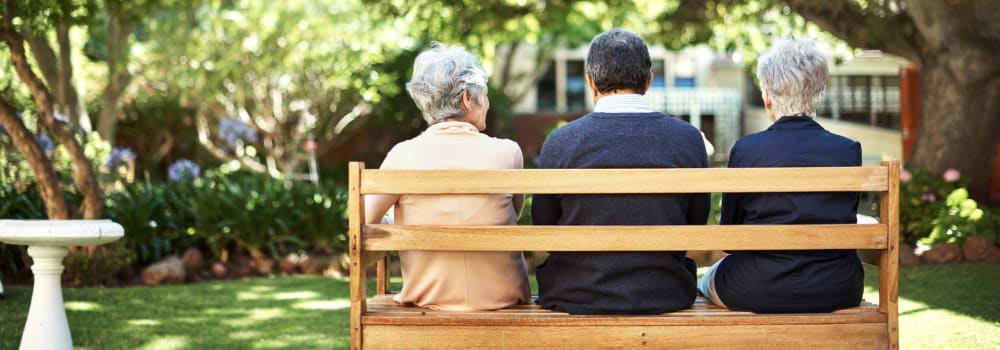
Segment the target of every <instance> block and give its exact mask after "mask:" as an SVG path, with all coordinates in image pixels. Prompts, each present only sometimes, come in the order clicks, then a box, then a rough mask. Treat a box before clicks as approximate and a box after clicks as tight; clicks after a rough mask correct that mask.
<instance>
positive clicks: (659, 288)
mask: <svg viewBox="0 0 1000 350" xmlns="http://www.w3.org/2000/svg"><path fill="white" fill-rule="evenodd" d="M537 165H538V167H539V168H553V169H583V168H704V167H707V166H708V158H707V157H706V155H705V146H704V142H703V140H702V136H701V133H699V132H698V130H697V129H695V128H694V127H692V126H691V125H690V124H687V123H685V122H683V121H680V120H677V119H674V118H672V117H670V116H667V115H665V114H662V113H590V114H588V115H585V116H583V117H582V118H580V119H578V120H576V121H574V122H572V123H569V124H567V125H566V126H563V127H562V128H559V129H556V130H555V131H553V132H552V134H550V135H549V137H548V138H547V139H546V140H545V143H544V145H543V146H542V152H541V154H540V155H539V157H538V160H537ZM531 209H532V210H531V215H532V220H533V222H534V224H535V225H704V224H705V222H706V220H707V218H708V210H709V196H708V194H696V195H687V194H685V195H535V196H534V198H533V201H532V207H531ZM684 255H685V252H683V251H671V252H627V253H602V252H598V253H573V252H563V253H552V254H551V255H550V256H549V258H548V259H547V260H546V261H545V263H543V264H542V265H541V266H539V267H538V269H537V270H536V277H537V278H538V296H539V298H538V301H539V304H541V305H542V306H543V307H545V308H549V309H553V310H557V311H563V312H569V313H572V314H654V313H662V312H668V311H674V310H679V309H683V308H687V307H689V306H690V305H691V304H692V303H693V302H694V299H695V296H696V293H697V292H696V290H695V278H694V264H693V262H692V261H691V260H690V259H686V258H685V256H684Z"/></svg>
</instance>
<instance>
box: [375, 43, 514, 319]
mask: <svg viewBox="0 0 1000 350" xmlns="http://www.w3.org/2000/svg"><path fill="white" fill-rule="evenodd" d="M406 90H407V92H409V94H410V97H412V98H413V101H414V102H415V103H416V104H417V107H418V108H419V109H420V111H421V112H422V114H423V117H424V119H425V120H426V121H427V123H428V124H429V127H428V128H427V130H425V131H424V132H423V133H421V134H420V135H419V136H417V137H415V138H413V139H410V140H406V141H403V142H400V143H399V144H397V145H395V146H394V147H393V148H392V150H390V151H389V154H388V155H386V157H385V160H383V161H382V165H381V167H380V168H381V169H516V168H521V167H522V166H523V158H522V157H523V156H522V154H521V148H520V147H519V146H518V145H517V143H515V142H513V141H511V140H506V139H497V138H492V137H489V136H487V135H485V134H482V133H480V131H482V130H483V129H485V128H486V111H487V110H489V108H490V102H489V99H488V98H487V96H486V90H487V87H486V71H485V70H484V69H483V68H482V66H480V64H479V62H478V61H477V60H476V58H475V57H473V56H472V54H470V53H469V52H467V51H465V50H464V49H462V48H459V47H447V46H441V45H437V44H436V45H434V47H432V48H431V49H430V50H427V51H425V52H423V53H421V54H420V55H419V56H417V59H416V61H415V62H414V65H413V77H412V79H411V80H410V82H408V83H407V84H406ZM523 203H524V195H522V194H513V195H512V194H502V195H419V196H418V195H404V196H388V195H378V196H368V197H366V198H365V215H366V217H367V218H368V222H369V223H376V222H379V220H381V219H382V217H383V215H385V213H386V212H387V211H388V210H389V208H392V207H394V210H393V215H394V222H395V224H400V225H514V224H516V222H517V218H518V216H519V215H520V213H521V207H522V204H523ZM399 256H400V262H401V264H400V265H401V267H402V273H403V289H402V291H400V292H399V294H397V295H396V296H395V300H396V302H398V303H403V304H412V305H416V306H420V307H426V308H431V309H438V310H455V311H466V310H493V309H500V308H504V307H507V306H511V305H517V304H523V303H529V302H530V295H529V287H528V277H527V269H526V266H525V262H524V256H523V254H522V253H521V252H440V251H405V252H400V253H399Z"/></svg>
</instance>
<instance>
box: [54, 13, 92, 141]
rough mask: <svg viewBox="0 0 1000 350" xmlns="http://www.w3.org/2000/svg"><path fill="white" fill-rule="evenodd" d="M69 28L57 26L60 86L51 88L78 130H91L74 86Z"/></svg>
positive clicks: (66, 25)
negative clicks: (55, 91) (54, 90)
mask: <svg viewBox="0 0 1000 350" xmlns="http://www.w3.org/2000/svg"><path fill="white" fill-rule="evenodd" d="M69 27H70V25H69V24H68V23H65V22H60V23H57V24H56V42H57V43H58V45H59V84H58V85H56V86H50V87H49V88H51V89H56V90H57V91H58V92H57V93H56V95H57V96H59V104H60V106H61V107H62V108H61V109H62V111H63V113H65V114H66V115H67V116H69V120H71V121H72V122H73V126H74V128H76V129H81V130H88V131H89V130H90V120H87V119H86V118H85V117H86V115H85V113H82V112H81V109H82V108H81V105H80V98H79V96H78V95H77V93H76V87H75V86H74V85H73V62H72V61H71V59H70V58H71V53H72V52H71V51H72V50H73V48H72V47H71V46H70V42H69Z"/></svg>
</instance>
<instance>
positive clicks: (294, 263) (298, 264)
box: [278, 253, 305, 275]
mask: <svg viewBox="0 0 1000 350" xmlns="http://www.w3.org/2000/svg"><path fill="white" fill-rule="evenodd" d="M303 262H305V256H302V255H299V254H295V253H291V254H288V255H285V256H284V257H282V258H281V260H278V271H281V274H283V275H287V274H291V273H295V272H298V271H302V263H303Z"/></svg>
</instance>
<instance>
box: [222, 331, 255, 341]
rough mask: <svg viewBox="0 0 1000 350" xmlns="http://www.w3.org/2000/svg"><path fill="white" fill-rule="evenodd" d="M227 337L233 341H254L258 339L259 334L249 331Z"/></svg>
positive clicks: (230, 334)
mask: <svg viewBox="0 0 1000 350" xmlns="http://www.w3.org/2000/svg"><path fill="white" fill-rule="evenodd" d="M229 337H230V338H233V339H240V340H243V339H254V338H257V337H260V334H257V332H251V331H240V332H232V333H229Z"/></svg>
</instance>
